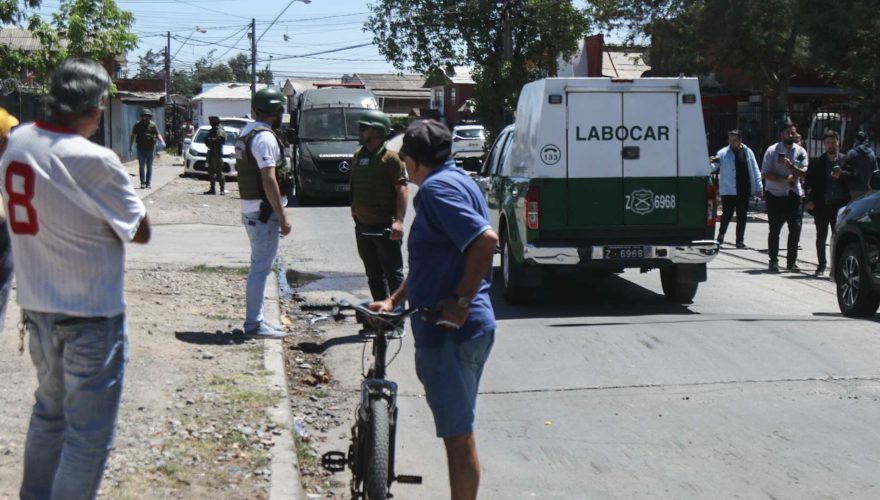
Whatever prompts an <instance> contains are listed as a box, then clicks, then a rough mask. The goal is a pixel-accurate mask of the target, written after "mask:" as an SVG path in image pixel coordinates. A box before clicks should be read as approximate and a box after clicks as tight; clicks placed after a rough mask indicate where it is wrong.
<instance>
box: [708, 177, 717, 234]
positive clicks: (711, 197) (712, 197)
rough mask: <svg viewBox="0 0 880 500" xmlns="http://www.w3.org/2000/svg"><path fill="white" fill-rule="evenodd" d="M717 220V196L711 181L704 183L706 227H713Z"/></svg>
mask: <svg viewBox="0 0 880 500" xmlns="http://www.w3.org/2000/svg"><path fill="white" fill-rule="evenodd" d="M717 221H718V196H717V193H716V191H715V185H714V184H712V183H711V182H708V183H707V184H706V227H715V223H716V222H717Z"/></svg>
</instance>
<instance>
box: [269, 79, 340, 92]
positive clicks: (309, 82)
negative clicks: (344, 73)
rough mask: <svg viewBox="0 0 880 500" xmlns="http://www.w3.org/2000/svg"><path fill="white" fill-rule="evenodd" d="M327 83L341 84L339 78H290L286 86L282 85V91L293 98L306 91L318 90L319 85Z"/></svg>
mask: <svg viewBox="0 0 880 500" xmlns="http://www.w3.org/2000/svg"><path fill="white" fill-rule="evenodd" d="M326 83H339V78H315V79H310V78H288V79H287V80H286V81H285V82H284V85H282V87H281V90H282V91H283V92H284V95H287V96H291V95H293V94H299V93H300V92H302V91H304V90H308V89H314V88H317V85H318V84H326Z"/></svg>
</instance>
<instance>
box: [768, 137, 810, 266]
mask: <svg viewBox="0 0 880 500" xmlns="http://www.w3.org/2000/svg"><path fill="white" fill-rule="evenodd" d="M779 135H780V141H779V142H777V143H776V144H772V145H770V147H768V148H767V151H766V152H765V153H764V160H763V161H762V163H761V175H762V177H763V178H764V180H765V181H767V185H766V188H765V199H766V200H767V218H768V219H769V223H770V224H769V225H770V233H769V235H768V236H767V247H768V250H769V254H770V266H769V271H770V272H772V273H778V272H779V233H780V232H781V231H782V226H783V225H784V224H788V251H787V252H786V255H785V257H786V266H785V268H786V269H787V270H788V271H791V272H800V268H799V267H798V265H797V256H798V242H799V241H800V238H801V224H802V221H803V218H804V209H803V202H802V200H803V197H804V189H803V186H802V185H801V179H802V178H803V177H804V176H805V175H806V173H807V167H808V165H809V159H808V158H807V151H806V150H805V149H804V148H803V147H801V146H800V145H799V144H797V143H796V141H795V138H796V137H797V127H796V126H795V124H794V123H792V122H791V121H790V120H785V121H784V122H783V123H782V124H781V125H780V127H779Z"/></svg>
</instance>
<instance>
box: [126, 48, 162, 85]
mask: <svg viewBox="0 0 880 500" xmlns="http://www.w3.org/2000/svg"><path fill="white" fill-rule="evenodd" d="M137 68H138V69H137V72H136V73H135V74H134V77H135V78H156V76H157V75H158V74H159V73H161V72H162V70H163V69H165V51H164V50H156V51H154V50H153V49H148V50H147V51H146V52H145V53H143V54H142V55H141V56H139V57H138V62H137Z"/></svg>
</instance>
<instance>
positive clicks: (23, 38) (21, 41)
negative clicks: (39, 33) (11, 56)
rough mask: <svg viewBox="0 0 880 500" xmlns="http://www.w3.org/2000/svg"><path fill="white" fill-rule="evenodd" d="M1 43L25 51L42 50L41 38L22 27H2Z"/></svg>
mask: <svg viewBox="0 0 880 500" xmlns="http://www.w3.org/2000/svg"><path fill="white" fill-rule="evenodd" d="M0 45H5V46H7V47H9V48H11V49H20V50H25V51H34V50H41V49H42V48H43V45H42V44H41V43H40V39H39V38H37V37H35V36H34V35H33V34H32V33H31V32H30V31H28V30H26V29H22V28H0Z"/></svg>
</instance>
